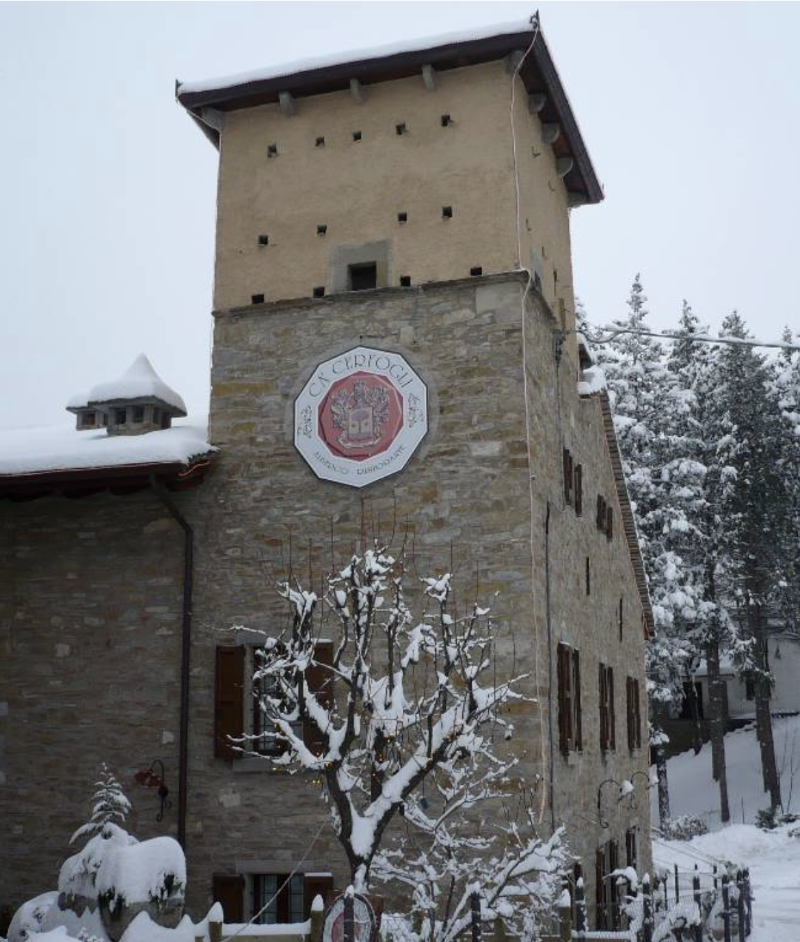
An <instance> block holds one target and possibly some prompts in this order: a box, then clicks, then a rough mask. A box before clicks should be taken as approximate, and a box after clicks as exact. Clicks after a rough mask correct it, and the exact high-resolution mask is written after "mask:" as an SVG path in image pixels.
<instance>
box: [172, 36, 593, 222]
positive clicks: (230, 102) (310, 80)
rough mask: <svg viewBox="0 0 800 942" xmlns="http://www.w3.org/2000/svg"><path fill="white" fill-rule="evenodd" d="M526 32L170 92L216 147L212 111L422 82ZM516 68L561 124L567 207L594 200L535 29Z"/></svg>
mask: <svg viewBox="0 0 800 942" xmlns="http://www.w3.org/2000/svg"><path fill="white" fill-rule="evenodd" d="M533 38H534V32H533V27H532V25H531V23H530V22H519V23H514V24H506V25H500V26H493V27H484V28H483V29H479V30H471V31H469V32H459V33H450V34H446V35H443V36H436V37H431V38H429V39H417V40H414V39H409V40H405V41H400V42H396V43H393V44H391V45H388V46H382V47H378V48H375V49H365V50H356V51H352V52H348V53H342V54H337V55H331V56H325V57H320V58H317V59H306V60H303V61H301V62H294V63H289V64H286V65H283V66H280V65H279V66H276V67H274V68H265V69H257V70H254V71H251V72H244V73H239V74H238V75H232V76H228V77H226V78H217V79H208V80H205V81H197V82H180V81H178V82H176V84H175V97H176V98H177V100H178V102H179V103H180V104H181V105H182V106H183V107H184V108H185V109H186V110H187V112H188V113H189V114H190V115H191V117H193V118H194V119H195V121H196V122H197V124H198V126H199V127H200V128H201V130H203V133H204V134H206V136H207V137H208V138H209V139H210V140H211V141H212V142H213V143H214V144H215V145H216V146H219V139H220V130H219V127H220V125H219V122H217V121H215V120H213V115H214V112H215V111H216V112H219V111H222V112H225V111H237V110H240V109H243V108H252V107H257V106H259V105H265V104H272V103H275V102H278V101H280V95H281V94H286V93H288V94H289V95H290V96H292V97H293V98H298V99H299V98H304V97H308V96H311V95H324V94H328V93H330V92H336V91H345V90H347V89H349V88H350V83H351V81H352V80H357V81H358V82H361V83H363V84H365V85H371V84H376V83H379V82H388V81H394V80H397V79H402V78H410V77H412V76H414V75H419V76H420V81H422V79H421V75H422V68H423V66H430V67H432V68H434V69H436V70H439V71H445V70H449V69H458V68H463V67H465V66H470V65H480V64H482V63H486V62H494V61H497V60H500V59H503V58H505V57H506V56H508V55H511V54H512V53H515V52H524V51H525V50H527V49H528V47H529V46H530V45H531V41H532V40H533ZM519 74H520V77H521V79H522V81H523V83H524V85H525V89H526V91H527V92H528V94H529V95H536V96H537V97H539V96H544V98H543V100H544V105H543V106H542V107H541V108H538V107H537V113H538V115H539V118H540V119H541V121H542V122H543V123H548V124H558V125H559V126H560V128H561V131H562V133H561V135H560V136H559V137H558V139H557V140H556V142H555V143H554V145H553V149H554V150H555V152H556V156H557V157H572V158H573V167H572V169H571V170H570V171H569V172H568V173H567V174H566V176H565V177H564V182H565V184H566V186H567V189H568V190H569V191H570V192H572V193H573V194H575V197H576V200H575V201H574V202H573V205H579V204H580V203H599V202H600V201H601V200H602V199H603V189H602V186H601V185H600V181H599V180H598V178H597V175H596V173H595V170H594V167H593V165H592V161H591V158H590V157H589V152H588V150H587V148H586V145H585V143H584V140H583V137H582V135H581V132H580V129H579V127H578V122H577V120H576V118H575V115H574V113H573V110H572V106H571V105H570V102H569V98H568V97H567V93H566V91H565V90H564V86H563V84H562V82H561V78H560V77H559V74H558V71H557V69H556V66H555V63H554V62H553V58H552V56H551V54H550V50H549V48H548V45H547V41H546V40H545V37H544V33H543V32H542V31H541V28H539V32H538V35H537V36H536V42H535V43H534V44H533V48H532V49H531V52H530V53H529V55H528V56H527V57H526V58H525V61H524V62H523V65H522V68H521V69H520V73H519Z"/></svg>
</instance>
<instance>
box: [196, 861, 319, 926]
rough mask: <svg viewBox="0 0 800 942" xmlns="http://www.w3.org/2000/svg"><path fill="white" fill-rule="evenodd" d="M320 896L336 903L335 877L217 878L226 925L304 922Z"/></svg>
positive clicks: (273, 875) (256, 875)
mask: <svg viewBox="0 0 800 942" xmlns="http://www.w3.org/2000/svg"><path fill="white" fill-rule="evenodd" d="M317 896H321V897H322V901H323V903H324V905H325V906H329V905H330V904H331V903H332V902H333V896H334V891H333V875H332V874H331V873H330V872H324V873H297V874H293V875H292V876H291V877H290V875H289V874H288V873H248V874H247V875H246V876H245V875H243V874H226V873H215V874H214V901H215V902H218V903H221V904H222V910H223V913H224V921H225V922H227V923H231V922H234V923H236V922H239V923H241V922H245V921H246V920H247V919H252V920H253V921H254V922H255V923H256V924H259V925H274V924H279V923H297V922H305V920H307V919H308V918H309V917H310V915H311V904H312V903H313V901H314V899H315V897H317Z"/></svg>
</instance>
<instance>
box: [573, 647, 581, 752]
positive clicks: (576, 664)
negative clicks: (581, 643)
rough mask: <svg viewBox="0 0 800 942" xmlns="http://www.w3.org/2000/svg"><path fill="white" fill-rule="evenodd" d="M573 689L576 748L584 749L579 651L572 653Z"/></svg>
mask: <svg viewBox="0 0 800 942" xmlns="http://www.w3.org/2000/svg"><path fill="white" fill-rule="evenodd" d="M572 664H573V679H574V682H573V687H574V690H573V692H572V696H573V699H574V702H575V748H576V749H578V750H581V749H583V715H582V713H581V656H580V653H579V652H578V651H573V652H572Z"/></svg>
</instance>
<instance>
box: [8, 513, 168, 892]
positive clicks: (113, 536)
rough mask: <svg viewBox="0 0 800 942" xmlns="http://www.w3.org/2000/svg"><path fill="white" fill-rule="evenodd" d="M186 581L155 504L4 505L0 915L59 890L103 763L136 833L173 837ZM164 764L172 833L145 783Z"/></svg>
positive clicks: (164, 517) (164, 515) (165, 520)
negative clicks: (140, 776)
mask: <svg viewBox="0 0 800 942" xmlns="http://www.w3.org/2000/svg"><path fill="white" fill-rule="evenodd" d="M182 576H183V538H182V533H181V531H180V529H179V528H178V527H177V525H176V524H175V523H174V521H173V520H172V518H171V517H170V516H169V515H168V514H167V513H166V511H165V510H164V509H163V507H162V506H161V505H160V504H159V503H158V501H157V500H156V499H155V498H154V497H153V496H152V495H150V494H139V495H134V496H126V497H111V496H96V497H89V498H85V499H83V500H66V499H63V498H46V499H42V500H37V501H32V502H30V503H20V504H12V503H9V502H7V501H6V502H3V503H2V505H0V661H2V672H1V673H0V702H2V704H4V706H3V708H2V711H0V724H3V725H4V727H5V737H4V738H5V763H4V765H3V766H0V771H2V773H3V774H2V776H0V907H3V906H12V907H16V906H17V905H19V904H20V903H22V902H24V901H25V900H26V899H29V898H31V897H32V896H35V895H38V894H39V893H43V892H45V891H47V890H53V889H55V888H56V885H57V880H58V872H59V868H60V866H61V864H62V863H63V861H64V859H65V858H66V857H67V856H68V855H69V854H71V853H74V852H75V847H70V845H69V839H70V837H71V835H72V833H73V832H74V831H75V830H76V829H77V827H78V826H79V825H80V824H82V823H83V822H84V821H85V820H87V818H88V811H89V806H88V801H89V799H90V797H91V795H92V793H93V791H94V787H93V786H94V782H95V781H96V779H97V770H98V767H99V764H100V763H101V762H107V763H108V765H109V766H110V767H111V769H112V770H113V771H114V772H115V773H116V775H117V776H118V778H119V779H120V781H121V782H122V784H123V787H124V789H125V791H126V793H127V795H128V797H129V798H130V800H131V802H132V805H133V814H132V816H131V819H130V822H129V826H130V830H131V832H132V833H135V834H136V835H137V836H138V837H139V838H145V837H152V836H154V835H156V834H164V833H174V831H175V824H176V807H177V806H176V801H177V786H178V778H177V773H178V768H177V739H178V720H179V713H178V683H179V665H180V630H181V584H182ZM3 713H5V714H6V715H5V716H3V715H2V714H3ZM0 731H2V729H1V728H0ZM155 758H160V759H162V761H163V762H164V765H165V767H166V772H167V784H168V786H169V787H170V789H171V790H172V796H171V797H172V799H173V800H174V803H173V807H172V809H171V810H169V811H167V813H166V816H165V819H164V821H163V822H161V823H158V822H157V821H156V814H157V813H158V810H159V802H158V799H157V798H156V795H155V790H154V789H146V788H143V787H142V786H140V785H137V784H136V783H135V781H134V775H135V773H136V772H137V771H138V770H140V769H146V768H147V767H148V766H149V765H150V763H151V762H152V760H153V759H155ZM79 846H81V845H80V844H79Z"/></svg>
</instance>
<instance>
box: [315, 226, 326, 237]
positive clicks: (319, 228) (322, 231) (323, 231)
mask: <svg viewBox="0 0 800 942" xmlns="http://www.w3.org/2000/svg"><path fill="white" fill-rule="evenodd" d="M327 233H328V227H327V226H326V225H321V226H317V235H327Z"/></svg>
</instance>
